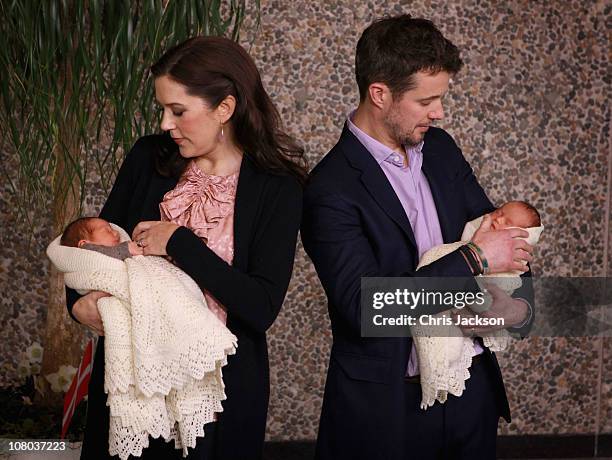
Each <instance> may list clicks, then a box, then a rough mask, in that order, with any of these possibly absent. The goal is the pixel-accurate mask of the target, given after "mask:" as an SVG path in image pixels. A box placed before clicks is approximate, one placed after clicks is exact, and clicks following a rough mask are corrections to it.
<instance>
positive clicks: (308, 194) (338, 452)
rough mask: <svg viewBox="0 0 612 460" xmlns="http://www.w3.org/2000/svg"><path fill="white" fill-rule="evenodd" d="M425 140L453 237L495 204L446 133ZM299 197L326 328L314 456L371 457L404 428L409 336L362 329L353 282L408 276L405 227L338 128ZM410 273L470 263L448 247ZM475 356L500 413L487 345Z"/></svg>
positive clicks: (446, 235)
mask: <svg viewBox="0 0 612 460" xmlns="http://www.w3.org/2000/svg"><path fill="white" fill-rule="evenodd" d="M424 141H425V143H424V147H423V167H422V169H423V172H424V174H425V176H426V177H427V180H428V182H429V185H430V187H431V192H432V195H433V198H434V201H435V205H436V209H437V213H438V218H439V221H440V227H441V230H442V236H443V239H444V243H451V242H455V241H458V240H460V237H461V233H462V231H463V228H464V226H465V224H466V222H468V221H470V220H472V219H474V218H476V217H478V216H481V215H483V214H485V213H488V212H491V211H492V210H493V209H494V207H493V205H492V204H491V202H490V201H489V199H488V198H487V196H486V194H485V193H484V191H483V189H482V187H481V186H480V185H479V183H478V181H477V179H476V177H475V176H474V174H473V171H472V168H471V167H470V166H469V164H468V163H467V162H466V160H465V159H464V157H463V154H462V153H461V150H460V149H459V148H458V147H457V145H456V144H455V142H454V141H453V139H452V137H451V136H450V135H448V134H447V133H446V132H445V131H443V130H442V129H439V128H433V127H432V128H430V129H429V130H428V131H427V133H426V136H425V139H424ZM304 199H305V201H304V215H303V221H302V228H301V234H302V241H303V243H304V248H305V249H306V252H307V253H308V255H309V256H310V258H311V259H312V261H313V263H314V265H315V268H316V270H317V274H318V276H319V278H320V280H321V283H322V284H323V288H324V289H325V292H326V294H327V298H328V308H329V316H330V319H331V325H332V332H333V346H332V350H331V357H330V363H329V369H328V374H327V382H326V386H325V395H324V401H323V409H322V414H321V422H320V426H319V436H318V442H317V458H320V459H327V458H330V459H331V458H335V459H338V458H367V456H368V455H370V454H367V452H368V451H369V450H370V449H371V450H372V454H374V453H375V454H376V458H379V457H380V458H389V459H390V458H395V457H394V456H393V455H392V454H389V455H383V454H382V452H384V451H385V450H386V449H387V448H388V446H395V447H396V448H395V449H393V450H394V451H397V447H398V446H397V443H398V440H400V439H403V438H405V435H406V433H408V431H409V430H410V426H406V425H407V421H406V419H405V415H404V414H405V413H406V409H405V403H406V401H405V386H406V383H405V381H404V375H405V373H406V368H407V363H408V357H409V354H410V349H411V346H412V339H410V338H364V337H361V327H360V320H361V313H360V281H361V277H369V276H371V277H374V276H378V277H383V276H414V274H415V269H416V266H417V264H418V250H417V247H416V242H415V238H414V234H413V232H412V229H411V226H410V223H409V221H408V218H407V217H406V214H405V212H404V210H403V208H402V205H401V203H400V201H399V199H398V198H397V196H396V194H395V192H394V191H393V188H392V187H391V185H390V184H389V181H388V180H387V178H386V176H385V174H384V172H383V171H382V169H381V168H380V166H379V165H378V163H377V162H376V160H375V159H374V158H373V157H372V155H371V154H370V153H369V152H368V151H367V150H366V148H365V147H364V146H363V145H362V144H361V143H360V142H359V141H358V140H357V138H356V137H355V136H354V135H353V134H352V133H351V132H350V131H349V130H348V129H347V128H346V127H345V128H344V130H343V132H342V136H341V138H340V140H339V142H338V143H337V144H336V146H335V147H334V148H333V149H332V150H331V151H330V152H329V153H328V154H327V155H326V156H325V157H324V158H323V160H322V161H321V162H320V163H319V164H318V165H317V166H316V167H315V168H314V170H313V172H312V174H311V177H310V180H309V183H308V185H307V188H306V191H305V197H304ZM419 276H458V277H469V276H471V272H470V270H469V268H468V266H467V264H466V262H465V259H464V258H463V256H462V255H461V254H460V253H458V252H457V251H455V252H453V253H451V254H449V255H447V256H446V257H443V258H442V259H440V260H438V261H436V262H434V263H432V264H431V265H429V266H426V267H424V268H422V269H421V270H419ZM484 361H485V365H486V366H487V369H488V372H489V374H490V376H491V380H492V382H493V385H494V388H495V392H496V400H497V406H498V410H499V415H500V416H503V417H504V418H506V419H507V420H508V421H509V419H510V412H509V407H508V401H507V398H506V393H505V389H504V384H503V381H502V377H501V372H500V370H499V366H498V364H497V360H496V358H495V355H494V354H493V353H491V352H490V351H489V350H488V349H485V354H484ZM418 410H420V409H418ZM360 439H367V440H368V441H367V442H365V441H363V442H361V441H360ZM349 446H353V447H349ZM347 449H349V450H351V449H354V452H353V453H351V452H349V451H347ZM399 450H401V449H399ZM381 455H382V456H381ZM372 458H374V457H372ZM397 458H401V457H399V456H398V457H397Z"/></svg>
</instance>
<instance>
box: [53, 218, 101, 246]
mask: <svg viewBox="0 0 612 460" xmlns="http://www.w3.org/2000/svg"><path fill="white" fill-rule="evenodd" d="M93 219H95V217H80V218H78V219H76V220H74V221H72V222H70V223H69V224H68V225H67V226H66V229H65V230H64V233H62V237H61V238H60V244H61V245H62V246H70V247H72V248H77V247H78V246H79V241H81V240H87V239H89V238H91V232H92V230H91V226H90V224H91V221H92V220H93Z"/></svg>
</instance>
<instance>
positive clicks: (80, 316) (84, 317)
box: [72, 291, 110, 335]
mask: <svg viewBox="0 0 612 460" xmlns="http://www.w3.org/2000/svg"><path fill="white" fill-rule="evenodd" d="M108 296H110V294H108V293H106V292H102V291H92V292H90V293H89V294H87V295H85V296H83V297H81V298H80V299H79V300H77V301H76V303H75V304H74V306H73V307H72V314H73V315H74V317H75V318H76V319H77V320H79V322H80V323H81V324H83V325H84V326H87V327H88V328H89V329H91V330H92V331H94V332H95V333H96V334H98V335H104V325H103V324H102V318H101V317H100V313H99V312H98V299H101V298H102V297H108Z"/></svg>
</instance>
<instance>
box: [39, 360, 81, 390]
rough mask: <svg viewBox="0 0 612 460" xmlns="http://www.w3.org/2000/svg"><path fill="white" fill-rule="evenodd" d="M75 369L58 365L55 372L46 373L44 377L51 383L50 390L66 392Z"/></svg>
mask: <svg viewBox="0 0 612 460" xmlns="http://www.w3.org/2000/svg"><path fill="white" fill-rule="evenodd" d="M76 371H77V370H76V368H75V367H72V366H60V368H59V370H58V371H57V372H54V373H53V374H49V375H46V376H45V378H46V379H47V381H48V382H49V383H50V384H51V391H54V392H55V393H65V392H67V391H68V388H70V384H71V383H72V379H73V378H74V375H75V374H76Z"/></svg>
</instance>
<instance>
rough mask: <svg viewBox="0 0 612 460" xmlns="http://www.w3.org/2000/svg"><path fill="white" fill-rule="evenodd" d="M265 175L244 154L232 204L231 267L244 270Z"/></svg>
mask: <svg viewBox="0 0 612 460" xmlns="http://www.w3.org/2000/svg"><path fill="white" fill-rule="evenodd" d="M264 178H265V175H262V174H261V173H259V172H258V171H257V169H256V168H255V165H254V164H253V161H252V160H251V159H250V158H249V157H248V156H247V154H245V155H244V156H243V157H242V163H241V165H240V175H239V176H238V185H237V186H236V201H235V203H234V260H233V263H232V265H234V266H236V267H239V268H241V269H245V268H246V267H247V264H248V253H249V244H250V239H249V235H252V234H253V233H252V231H251V229H252V227H253V225H254V222H255V217H256V213H257V209H258V208H259V206H258V203H259V200H260V199H261V195H262V190H263V186H264V183H265V180H263V179H264Z"/></svg>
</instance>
